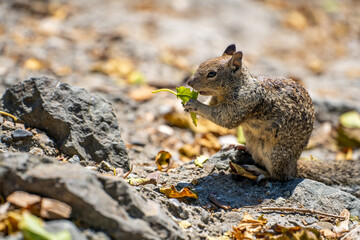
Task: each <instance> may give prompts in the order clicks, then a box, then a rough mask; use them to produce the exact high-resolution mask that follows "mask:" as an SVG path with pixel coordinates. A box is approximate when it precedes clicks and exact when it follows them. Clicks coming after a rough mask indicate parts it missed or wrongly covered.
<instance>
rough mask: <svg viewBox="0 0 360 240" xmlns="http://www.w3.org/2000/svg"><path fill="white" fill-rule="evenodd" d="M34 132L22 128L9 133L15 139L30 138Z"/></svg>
mask: <svg viewBox="0 0 360 240" xmlns="http://www.w3.org/2000/svg"><path fill="white" fill-rule="evenodd" d="M33 136H34V134H33V133H32V132H30V131H27V130H23V129H16V130H15V131H13V132H12V133H11V137H12V138H13V139H15V140H17V139H25V138H32V137H33Z"/></svg>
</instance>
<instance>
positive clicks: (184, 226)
mask: <svg viewBox="0 0 360 240" xmlns="http://www.w3.org/2000/svg"><path fill="white" fill-rule="evenodd" d="M178 224H179V227H180V228H182V229H187V228H189V227H191V223H190V222H189V221H187V220H181V221H180V222H178Z"/></svg>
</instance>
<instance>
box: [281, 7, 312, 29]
mask: <svg viewBox="0 0 360 240" xmlns="http://www.w3.org/2000/svg"><path fill="white" fill-rule="evenodd" d="M284 23H285V26H287V27H290V28H292V29H295V30H304V29H305V28H306V27H307V26H308V22H307V20H306V17H305V16H304V14H303V13H301V12H300V11H297V10H293V11H290V12H289V13H288V14H287V15H286V16H285V19H284Z"/></svg>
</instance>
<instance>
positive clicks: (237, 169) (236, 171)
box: [229, 161, 257, 180]
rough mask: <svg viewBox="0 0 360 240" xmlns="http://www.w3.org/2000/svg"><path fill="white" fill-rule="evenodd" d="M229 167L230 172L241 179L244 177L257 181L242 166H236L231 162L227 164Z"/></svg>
mask: <svg viewBox="0 0 360 240" xmlns="http://www.w3.org/2000/svg"><path fill="white" fill-rule="evenodd" d="M229 165H230V168H231V171H232V172H233V173H234V174H236V175H240V176H242V177H246V178H248V179H251V180H256V179H257V176H256V175H254V174H252V173H251V172H248V171H246V170H245V169H244V168H243V167H242V166H240V165H238V164H236V163H233V162H231V161H230V162H229Z"/></svg>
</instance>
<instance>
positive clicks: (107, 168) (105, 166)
mask: <svg viewBox="0 0 360 240" xmlns="http://www.w3.org/2000/svg"><path fill="white" fill-rule="evenodd" d="M99 167H100V168H101V169H102V170H104V171H112V170H113V167H112V166H111V164H110V163H108V162H106V161H101V163H100V166H99Z"/></svg>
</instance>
